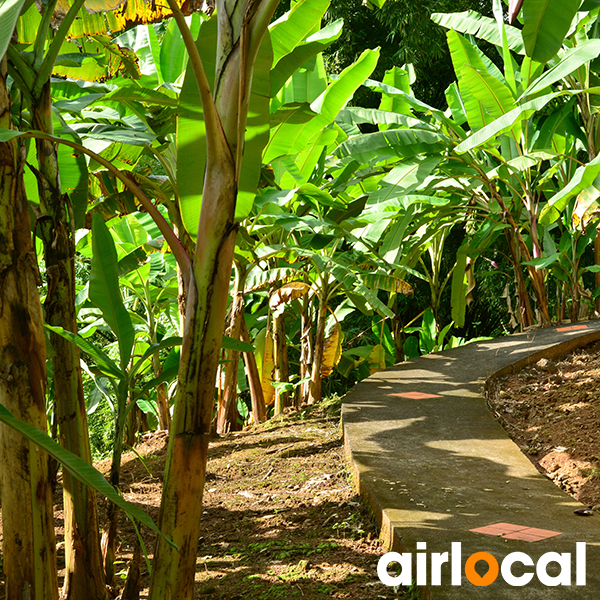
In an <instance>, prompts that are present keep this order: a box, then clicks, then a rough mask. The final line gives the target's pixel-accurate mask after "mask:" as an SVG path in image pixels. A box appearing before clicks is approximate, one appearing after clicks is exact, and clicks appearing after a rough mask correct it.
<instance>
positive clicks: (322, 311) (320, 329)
mask: <svg viewBox="0 0 600 600" xmlns="http://www.w3.org/2000/svg"><path fill="white" fill-rule="evenodd" d="M322 294H323V296H322V297H321V298H319V313H318V316H317V331H316V333H315V346H314V350H313V361H312V371H311V376H310V391H309V395H308V403H309V404H315V403H316V402H319V401H320V400H321V364H322V362H323V347H324V345H325V323H326V321H327V305H326V303H325V297H326V290H325V289H324V290H322Z"/></svg>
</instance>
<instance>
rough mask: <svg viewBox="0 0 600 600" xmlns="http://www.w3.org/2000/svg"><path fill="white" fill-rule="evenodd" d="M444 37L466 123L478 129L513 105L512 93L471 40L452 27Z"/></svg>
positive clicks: (473, 128)
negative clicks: (491, 71) (448, 48)
mask: <svg viewBox="0 0 600 600" xmlns="http://www.w3.org/2000/svg"><path fill="white" fill-rule="evenodd" d="M447 37H448V46H449V47H450V56H451V58H452V63H453V65H454V70H455V71H456V74H457V76H458V87H459V90H460V94H461V97H462V100H463V103H464V107H465V111H466V113H467V118H468V120H469V125H470V126H471V129H472V130H477V129H481V128H482V127H484V126H485V125H487V124H488V123H491V121H493V120H494V119H497V118H498V117H500V116H502V115H503V114H505V113H507V112H508V111H509V110H511V109H512V108H513V106H514V98H513V95H512V93H511V91H510V89H509V88H508V87H507V86H505V85H504V84H503V83H502V82H501V81H499V80H498V79H497V78H496V77H494V76H493V75H491V74H490V73H489V72H488V67H487V65H486V64H485V63H484V61H483V60H482V58H481V56H480V54H479V52H478V51H477V49H476V48H475V47H474V46H473V44H471V43H470V42H469V41H468V40H467V39H466V38H465V37H463V36H462V35H460V34H459V33H456V32H455V31H452V30H451V31H448V33H447Z"/></svg>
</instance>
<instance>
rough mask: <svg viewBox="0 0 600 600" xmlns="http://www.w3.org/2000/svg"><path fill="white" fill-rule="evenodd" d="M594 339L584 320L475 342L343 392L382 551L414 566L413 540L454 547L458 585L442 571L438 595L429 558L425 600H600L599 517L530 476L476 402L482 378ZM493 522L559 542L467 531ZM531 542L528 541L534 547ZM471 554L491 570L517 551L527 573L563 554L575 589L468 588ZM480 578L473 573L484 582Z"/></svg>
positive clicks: (534, 585) (349, 442)
mask: <svg viewBox="0 0 600 600" xmlns="http://www.w3.org/2000/svg"><path fill="white" fill-rule="evenodd" d="M598 339H600V321H587V322H585V324H577V325H576V326H574V327H572V328H571V327H569V326H565V327H562V328H558V329H556V328H552V329H540V330H535V331H531V332H528V333H524V334H519V335H513V336H509V337H505V338H499V339H496V340H492V341H486V342H479V343H474V344H470V345H467V346H463V347H460V348H455V349H453V350H448V351H445V352H440V353H437V354H430V355H427V356H422V357H419V358H417V359H415V360H412V361H409V362H406V363H401V364H398V365H396V366H394V367H392V368H390V369H387V370H386V371H381V372H379V373H376V374H375V375H373V376H371V377H369V378H368V379H366V380H364V381H362V382H361V383H360V384H358V385H357V386H356V387H355V388H354V389H352V390H351V391H350V392H349V393H348V394H347V396H346V397H345V399H344V405H343V409H342V418H343V425H344V434H345V443H346V451H347V454H348V457H349V459H350V463H351V465H352V468H353V470H354V473H355V476H356V481H357V482H358V483H359V485H360V490H361V493H362V494H363V495H364V496H365V497H366V499H367V500H368V501H369V502H370V504H371V507H372V508H373V511H374V513H375V516H376V518H377V519H378V521H379V522H380V525H381V527H382V536H383V539H384V540H385V541H386V542H387V543H388V546H389V547H390V548H392V549H393V550H395V551H398V552H411V553H412V555H413V560H414V557H415V553H416V551H417V546H416V544H417V542H425V543H426V552H427V553H429V552H436V553H443V552H450V551H451V544H452V542H460V543H461V550H462V566H461V572H462V579H461V585H452V584H451V567H450V565H449V564H444V565H443V566H442V567H441V585H431V579H430V574H429V571H430V570H431V569H430V563H429V560H430V557H429V555H428V558H427V560H428V575H427V588H421V589H422V591H423V596H424V598H434V599H435V600H455V599H457V600H458V599H460V600H468V599H471V598H478V599H481V598H483V599H490V600H504V599H509V598H510V599H511V600H533V599H540V600H541V599H543V600H555V599H556V600H558V599H567V598H569V599H573V600H575V599H577V600H579V599H581V600H600V514H597V513H596V514H594V515H593V516H591V517H581V516H577V515H575V514H574V512H573V511H574V510H576V509H578V508H582V505H581V504H579V503H578V502H576V501H574V500H573V499H572V498H571V497H570V496H568V495H566V494H565V493H563V492H562V491H561V490H560V489H559V488H557V487H556V486H555V485H554V484H553V483H552V482H551V481H550V480H549V479H548V478H546V477H545V476H544V475H541V474H540V473H539V472H538V471H537V470H536V469H535V467H534V466H533V465H532V464H531V463H530V462H529V460H528V459H527V458H526V457H525V456H524V455H523V454H522V453H521V451H520V450H519V448H518V447H517V445H516V444H515V443H514V442H512V441H511V440H510V439H509V438H508V436H507V434H506V433H505V431H504V429H502V427H501V426H500V425H499V424H498V423H497V422H496V421H495V419H494V417H493V416H492V414H491V412H490V411H489V410H488V408H487V406H486V402H485V399H484V393H485V392H484V384H485V382H486V381H487V380H488V379H489V378H491V377H493V376H498V375H502V374H506V373H509V372H511V371H514V370H519V369H521V368H522V367H523V366H525V365H527V364H531V363H533V362H537V361H538V360H539V359H540V358H542V357H552V356H558V355H560V354H563V353H565V352H569V351H571V350H572V349H574V348H577V347H580V346H583V345H585V344H587V343H589V342H591V341H595V340H598ZM429 395H431V397H430V396H429ZM496 523H508V524H511V525H516V526H522V527H530V528H536V529H542V530H550V531H552V532H560V535H555V536H554V537H550V538H548V539H545V540H539V541H522V540H518V539H507V538H506V537H501V536H500V535H483V534H481V533H474V532H472V531H471V530H472V529H476V528H481V527H485V526H488V525H492V524H496ZM504 529H506V526H501V527H500V529H499V533H503V532H504ZM532 533H533V536H532V537H530V539H537V537H538V536H537V535H536V531H535V530H534V531H533V532H532ZM509 536H510V534H509ZM511 537H514V536H511ZM516 537H519V535H517V536H516ZM521 537H522V536H521ZM526 537H527V536H526ZM576 542H585V543H586V551H587V561H586V564H587V568H586V585H577V586H576V585H575V580H576V569H575V562H576V561H575V549H576V546H575V544H576ZM420 548H422V546H421V545H420ZM475 552H489V553H490V554H492V555H493V556H494V557H495V558H496V559H497V561H498V563H499V564H501V563H502V560H503V558H504V557H505V556H506V555H508V554H510V553H513V552H524V553H526V554H528V555H529V556H530V557H531V559H533V561H534V562H535V563H537V561H538V559H539V557H540V556H541V555H543V554H545V553H547V552H558V553H570V554H571V560H572V585H571V586H565V585H555V586H551V587H550V586H545V585H543V584H542V583H541V582H540V581H539V580H538V577H537V576H534V577H533V580H532V581H531V582H530V583H528V584H527V585H524V586H519V587H513V586H510V585H508V584H507V583H506V582H505V581H504V579H503V577H502V575H499V576H498V577H497V579H496V580H495V581H494V583H491V584H490V585H488V586H476V585H473V584H472V583H471V582H470V581H469V580H468V579H467V577H466V576H465V571H464V564H465V562H466V560H467V558H468V557H469V556H470V555H472V554H473V553H475ZM564 560H566V558H565V559H564ZM413 564H414V563H413ZM486 569H487V567H486V565H485V563H484V562H480V563H478V566H477V571H478V572H479V574H480V575H483V574H484V573H485V572H486ZM563 570H564V569H562V570H561V569H560V568H559V565H558V564H557V563H556V562H553V563H550V565H549V566H548V568H547V573H548V575H550V576H559V574H560V573H561V572H563ZM533 571H535V569H534V567H528V568H526V567H524V566H522V565H520V564H519V563H515V564H514V565H513V567H512V574H513V575H514V576H515V577H517V576H520V575H522V574H524V573H527V572H533ZM565 572H566V571H565ZM471 579H474V577H471ZM559 581H560V580H559ZM455 583H457V581H456V580H455Z"/></svg>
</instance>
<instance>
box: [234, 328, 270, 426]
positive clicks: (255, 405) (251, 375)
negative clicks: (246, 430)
mask: <svg viewBox="0 0 600 600" xmlns="http://www.w3.org/2000/svg"><path fill="white" fill-rule="evenodd" d="M240 339H241V340H242V341H243V342H246V343H247V344H249V343H250V336H249V335H248V328H247V327H246V321H245V320H243V319H242V326H241V328H240ZM244 366H245V367H246V376H247V377H248V387H249V388H250V399H251V401H252V415H253V417H254V422H255V423H264V422H265V421H266V420H267V407H266V405H265V395H264V394H263V389H262V385H261V382H260V374H259V372H258V366H257V364H256V357H255V356H254V353H253V352H244Z"/></svg>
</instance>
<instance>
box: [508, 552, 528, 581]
mask: <svg viewBox="0 0 600 600" xmlns="http://www.w3.org/2000/svg"><path fill="white" fill-rule="evenodd" d="M516 562H520V563H521V564H523V565H525V566H526V567H533V560H531V557H529V556H527V554H525V552H512V553H511V554H509V555H507V556H506V557H505V558H504V560H503V561H502V566H501V567H500V572H501V573H502V578H503V579H504V581H506V583H508V585H513V586H515V587H520V586H523V585H527V584H528V583H529V582H530V581H531V580H532V579H533V573H532V572H530V573H523V575H521V576H519V577H516V576H515V575H513V574H512V571H511V570H510V569H511V567H512V566H513V564H514V563H516Z"/></svg>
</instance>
